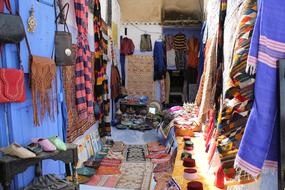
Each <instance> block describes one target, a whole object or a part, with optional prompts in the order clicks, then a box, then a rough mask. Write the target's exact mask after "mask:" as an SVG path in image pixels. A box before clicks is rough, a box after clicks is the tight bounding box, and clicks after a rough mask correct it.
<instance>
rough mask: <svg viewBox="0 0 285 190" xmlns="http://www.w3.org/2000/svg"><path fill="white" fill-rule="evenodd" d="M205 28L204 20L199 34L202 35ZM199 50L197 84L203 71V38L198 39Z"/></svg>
mask: <svg viewBox="0 0 285 190" xmlns="http://www.w3.org/2000/svg"><path fill="white" fill-rule="evenodd" d="M205 28H206V21H204V23H203V26H202V29H201V36H204V32H205ZM200 44H201V45H200V50H199V65H198V84H200V80H201V76H202V74H203V71H204V59H205V58H204V50H205V44H204V42H203V39H202V38H201V41H200Z"/></svg>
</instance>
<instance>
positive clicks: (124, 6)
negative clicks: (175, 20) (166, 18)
mask: <svg viewBox="0 0 285 190" xmlns="http://www.w3.org/2000/svg"><path fill="white" fill-rule="evenodd" d="M119 4H120V7H121V14H122V21H123V22H160V20H161V7H162V0H119Z"/></svg>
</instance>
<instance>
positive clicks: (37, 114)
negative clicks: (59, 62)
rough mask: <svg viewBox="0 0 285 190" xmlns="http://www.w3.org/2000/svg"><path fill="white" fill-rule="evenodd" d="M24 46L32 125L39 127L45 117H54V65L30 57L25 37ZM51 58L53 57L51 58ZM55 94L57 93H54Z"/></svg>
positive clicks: (51, 60)
mask: <svg viewBox="0 0 285 190" xmlns="http://www.w3.org/2000/svg"><path fill="white" fill-rule="evenodd" d="M25 41H26V45H27V48H28V53H29V58H30V87H31V91H32V104H33V111H34V124H35V125H36V126H39V125H40V124H41V121H42V120H43V118H44V117H45V115H47V114H48V115H49V116H50V117H51V118H53V117H54V112H55V108H56V107H55V106H56V105H57V103H55V100H57V99H56V98H54V92H53V90H54V89H55V90H57V86H56V87H55V88H54V87H53V85H54V83H55V84H57V82H56V65H55V62H54V60H53V59H52V58H49V57H42V56H35V55H32V52H31V48H30V45H29V42H28V38H27V36H25ZM51 57H53V56H51ZM56 94H57V92H56Z"/></svg>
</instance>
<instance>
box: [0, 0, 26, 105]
mask: <svg viewBox="0 0 285 190" xmlns="http://www.w3.org/2000/svg"><path fill="white" fill-rule="evenodd" d="M4 4H5V5H6V7H7V9H8V10H9V12H10V14H11V13H12V10H11V5H10V0H5V3H4V1H3V0H0V12H1V14H2V13H3V10H4ZM3 14H4V13H3ZM3 14H2V16H3ZM4 15H5V14H4ZM16 17H17V20H18V21H19V22H20V23H21V26H23V24H22V20H21V17H20V16H16ZM5 19H6V17H3V19H2V21H5V22H8V20H5ZM14 24H15V23H14ZM21 29H23V31H24V28H21ZM15 30H17V29H16V28H15ZM22 33H23V32H22ZM10 35H11V34H10ZM8 36H9V35H8ZM12 36H13V35H12ZM15 36H16V38H17V37H19V38H18V40H12V41H9V39H14V38H11V36H10V37H7V36H6V37H5V35H4V36H1V37H2V38H3V39H6V41H5V40H2V41H1V42H17V43H16V45H17V50H18V58H19V62H20V69H9V68H0V103H11V102H23V101H25V100H26V94H25V84H24V83H25V82H24V69H23V65H22V60H21V57H20V44H19V42H20V41H21V39H22V37H23V36H21V37H20V36H18V35H15ZM15 36H14V37H15ZM2 38H1V39H2ZM2 45H3V44H0V50H2V47H3V46H2Z"/></svg>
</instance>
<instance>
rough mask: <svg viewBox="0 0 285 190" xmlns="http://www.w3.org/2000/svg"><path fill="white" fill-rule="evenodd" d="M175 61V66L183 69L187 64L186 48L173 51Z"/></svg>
mask: <svg viewBox="0 0 285 190" xmlns="http://www.w3.org/2000/svg"><path fill="white" fill-rule="evenodd" d="M175 63H176V68H178V69H179V70H182V71H184V69H185V67H186V65H187V52H186V49H180V50H176V51H175Z"/></svg>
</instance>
